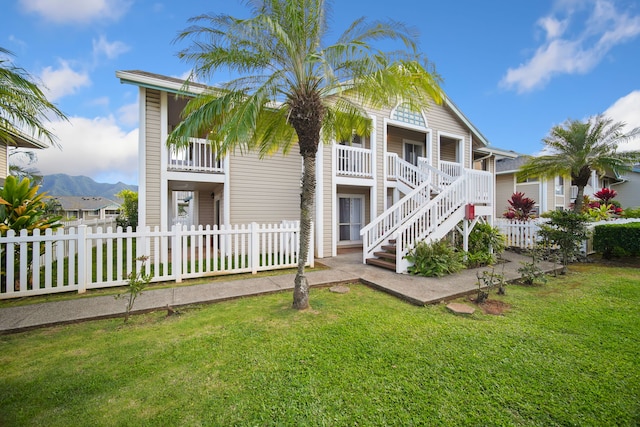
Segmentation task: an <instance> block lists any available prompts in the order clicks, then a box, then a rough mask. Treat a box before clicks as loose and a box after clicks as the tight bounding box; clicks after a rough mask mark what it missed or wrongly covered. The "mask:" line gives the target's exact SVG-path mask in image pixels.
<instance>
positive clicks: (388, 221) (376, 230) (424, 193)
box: [360, 153, 454, 262]
mask: <svg viewBox="0 0 640 427" xmlns="http://www.w3.org/2000/svg"><path fill="white" fill-rule="evenodd" d="M418 161H419V164H418V165H419V167H416V166H414V165H412V164H411V163H409V162H406V161H404V160H402V159H401V158H400V157H399V156H398V155H397V154H394V153H388V154H387V171H388V176H389V177H392V178H395V179H397V180H398V181H402V182H403V183H405V184H406V185H407V186H409V187H412V186H413V187H414V189H413V190H412V191H410V192H409V193H407V194H406V195H405V196H404V197H403V198H402V199H400V200H399V201H397V202H396V203H395V204H394V205H393V206H391V207H389V208H388V209H387V210H385V211H384V212H383V213H382V214H380V215H378V217H377V218H376V219H374V220H373V221H371V222H370V223H369V224H367V225H366V226H365V227H363V228H362V230H361V231H360V234H361V235H362V245H363V250H362V257H363V262H364V261H366V259H367V258H370V257H372V256H373V253H374V252H376V251H378V250H379V249H380V247H381V246H382V245H383V244H384V243H385V241H387V240H388V239H389V238H390V237H391V236H392V235H393V233H394V232H395V231H396V230H397V228H398V227H399V226H400V225H401V224H402V223H403V222H404V221H406V219H407V218H409V217H411V216H412V215H413V214H414V213H415V212H416V211H418V210H419V209H420V208H421V207H422V206H424V205H425V204H426V203H427V202H428V201H429V200H430V199H431V191H432V190H436V191H441V189H442V187H441V185H442V184H444V183H449V182H451V181H453V180H454V178H453V177H451V176H449V175H446V174H444V173H442V172H441V171H439V170H438V169H436V168H434V167H432V166H431V165H429V164H428V163H427V162H428V161H427V159H425V158H419V159H418ZM434 182H437V183H440V185H435V186H434V185H433V183H434Z"/></svg>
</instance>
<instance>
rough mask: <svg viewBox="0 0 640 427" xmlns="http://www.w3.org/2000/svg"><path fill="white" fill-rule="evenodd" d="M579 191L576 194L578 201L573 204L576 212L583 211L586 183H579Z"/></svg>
mask: <svg viewBox="0 0 640 427" xmlns="http://www.w3.org/2000/svg"><path fill="white" fill-rule="evenodd" d="M577 187H578V193H577V194H576V202H575V203H574V204H573V212H574V213H578V214H579V213H582V205H583V204H584V185H578V186H577Z"/></svg>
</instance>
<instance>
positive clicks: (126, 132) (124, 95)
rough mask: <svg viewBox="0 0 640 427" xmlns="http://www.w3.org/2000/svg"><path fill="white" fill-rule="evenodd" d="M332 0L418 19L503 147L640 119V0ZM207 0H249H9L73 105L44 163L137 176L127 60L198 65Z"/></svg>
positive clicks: (215, 3)
mask: <svg viewBox="0 0 640 427" xmlns="http://www.w3.org/2000/svg"><path fill="white" fill-rule="evenodd" d="M332 9H333V11H332V16H331V28H332V33H333V35H334V36H335V37H337V36H338V35H339V34H340V33H341V31H342V30H344V29H345V28H346V27H347V25H348V24H349V23H351V22H352V21H354V20H355V19H357V18H359V17H362V16H364V17H366V18H367V19H370V20H376V19H382V20H387V19H393V20H396V21H401V22H403V23H405V24H407V25H409V26H412V27H414V28H416V29H417V30H418V32H419V34H420V49H421V50H422V51H423V52H424V53H425V54H426V55H427V56H428V57H429V59H430V60H431V61H433V62H434V63H435V65H436V68H437V70H438V72H439V73H440V74H441V76H442V77H443V79H444V85H443V88H444V90H445V91H446V92H447V94H448V95H449V97H450V98H451V99H452V100H453V102H455V103H456V104H457V106H458V107H459V108H460V109H461V110H462V112H463V113H464V114H465V115H466V116H467V117H468V118H469V119H470V120H471V121H472V122H473V123H474V124H475V125H476V127H478V129H480V131H481V132H482V133H483V134H484V135H485V136H486V137H487V138H488V139H489V141H490V142H491V145H492V146H495V147H498V148H504V149H511V150H515V151H518V152H521V153H525V154H534V153H536V152H538V151H540V150H541V149H542V147H543V145H542V143H541V139H542V138H544V137H545V136H546V135H547V133H548V131H549V129H550V128H551V127H552V126H554V125H556V124H560V123H562V122H564V121H565V120H566V119H569V118H571V119H585V118H587V117H589V116H592V115H595V114H599V113H605V114H607V115H609V116H611V117H612V118H613V119H614V120H616V121H625V122H626V123H628V124H629V128H631V127H636V126H640V2H639V1H638V0H536V1H513V0H484V1H476V0H461V1H437V2H436V1H425V0H395V1H393V2H389V1H381V0H367V1H366V2H365V1H359V0H354V1H348V2H347V1H336V2H334V3H333V5H332ZM202 13H225V14H230V15H233V16H237V17H243V16H247V13H248V10H247V8H246V7H244V6H243V4H242V2H241V1H240V0H224V1H222V0H210V1H206V2H201V1H192V0H183V1H180V2H174V1H164V2H163V1H152V0H149V1H147V0H17V1H11V2H10V3H9V4H7V3H5V4H4V5H3V16H4V19H3V27H2V30H1V31H0V46H1V47H3V48H5V49H8V50H10V51H12V52H13V53H14V54H15V57H14V58H13V61H14V63H15V64H16V65H18V66H20V67H22V68H24V69H26V70H27V71H28V72H29V73H30V74H32V75H33V76H34V77H35V78H36V79H39V81H40V82H41V83H42V85H43V86H45V87H46V88H47V94H48V96H49V98H50V99H51V100H53V101H54V102H55V103H56V104H57V105H58V106H59V107H60V108H61V109H62V110H63V111H64V112H65V113H66V114H67V116H68V117H69V118H70V120H69V122H68V123H58V122H55V123H52V124H51V127H52V129H53V130H54V132H56V134H57V135H58V137H59V142H60V144H61V145H62V150H58V149H56V148H50V149H47V150H43V151H40V152H39V153H38V162H37V164H36V165H35V167H36V168H38V169H39V170H40V171H41V172H42V173H43V174H52V173H67V174H70V175H85V176H90V177H92V178H93V179H95V180H97V181H98V182H117V181H123V182H126V183H129V184H136V183H137V180H138V176H137V173H138V171H137V164H138V160H137V141H138V123H137V119H138V104H137V96H138V95H137V88H136V87H134V86H130V85H122V84H120V82H119V81H118V79H116V77H115V72H116V71H117V70H132V69H139V70H144V71H149V72H154V73H158V74H165V75H169V76H174V77H180V76H185V75H186V74H187V73H188V71H189V65H188V64H186V63H184V62H182V61H180V60H179V59H178V58H177V56H176V52H177V51H178V50H179V49H180V48H181V47H184V46H185V45H184V44H175V43H173V40H174V39H175V37H176V35H177V34H178V32H179V31H180V30H182V29H184V28H186V27H187V26H188V23H187V20H188V18H190V17H193V16H196V15H199V14H202ZM225 78H226V77H225V75H224V74H221V75H220V79H225ZM210 83H216V82H215V81H214V82H210ZM632 146H633V147H634V148H638V149H640V141H636V142H634V143H633V145H632Z"/></svg>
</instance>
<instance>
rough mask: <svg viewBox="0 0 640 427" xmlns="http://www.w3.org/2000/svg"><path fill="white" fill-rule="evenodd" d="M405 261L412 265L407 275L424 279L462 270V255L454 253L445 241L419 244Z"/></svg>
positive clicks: (452, 248)
mask: <svg viewBox="0 0 640 427" xmlns="http://www.w3.org/2000/svg"><path fill="white" fill-rule="evenodd" d="M406 259H407V260H409V262H412V263H413V265H412V266H410V267H409V269H408V270H409V273H411V274H415V275H419V276H425V277H440V276H444V275H446V274H451V273H455V272H458V271H460V270H462V269H463V268H464V264H463V263H462V253H460V252H458V251H456V249H455V248H454V247H453V246H452V245H451V244H449V242H447V241H446V240H440V241H438V242H432V243H426V242H420V243H418V244H417V245H416V246H415V247H414V248H413V249H412V250H411V252H409V254H408V255H407V256H406Z"/></svg>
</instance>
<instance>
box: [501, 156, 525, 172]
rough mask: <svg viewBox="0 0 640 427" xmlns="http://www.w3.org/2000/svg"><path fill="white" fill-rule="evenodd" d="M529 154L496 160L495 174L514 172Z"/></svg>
mask: <svg viewBox="0 0 640 427" xmlns="http://www.w3.org/2000/svg"><path fill="white" fill-rule="evenodd" d="M530 158H531V156H527V155H518V157H515V158H504V159H498V160H497V161H496V174H504V173H515V172H517V171H518V169H520V166H522V165H524V164H525V163H526V162H527V160H529V159H530Z"/></svg>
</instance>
